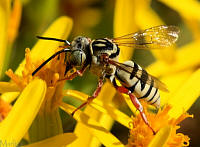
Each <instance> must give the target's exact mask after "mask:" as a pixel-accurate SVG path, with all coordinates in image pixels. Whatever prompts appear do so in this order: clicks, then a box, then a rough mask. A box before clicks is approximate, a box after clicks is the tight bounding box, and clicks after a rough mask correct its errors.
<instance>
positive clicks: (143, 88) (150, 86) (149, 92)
mask: <svg viewBox="0 0 200 147" xmlns="http://www.w3.org/2000/svg"><path fill="white" fill-rule="evenodd" d="M126 65H127V66H126ZM121 67H123V68H124V69H126V71H124V70H122V69H117V70H116V72H115V77H116V78H117V79H118V80H119V81H120V83H121V84H122V85H123V86H124V87H126V88H127V89H129V90H130V91H131V92H133V93H135V94H136V96H137V98H138V99H144V100H146V101H147V102H149V103H150V104H152V105H154V106H156V107H157V108H159V107H160V94H159V90H158V88H156V87H155V81H154V80H153V78H152V77H151V76H150V75H149V74H148V73H147V72H146V71H145V70H144V69H142V68H141V67H140V66H139V65H138V64H136V63H134V62H133V61H126V62H124V63H123V65H121ZM127 71H128V72H127Z"/></svg>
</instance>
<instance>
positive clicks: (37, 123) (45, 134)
mask: <svg viewBox="0 0 200 147" xmlns="http://www.w3.org/2000/svg"><path fill="white" fill-rule="evenodd" d="M61 133H63V128H62V122H61V118H60V114H59V109H58V108H57V109H54V110H53V111H51V112H47V111H43V113H39V114H38V115H37V117H36V118H35V120H34V121H33V124H32V126H31V127H30V129H29V138H30V142H31V143H32V142H37V141H40V140H43V139H46V138H49V137H52V136H55V135H58V134H61Z"/></svg>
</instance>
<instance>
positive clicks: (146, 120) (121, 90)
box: [115, 85, 156, 134]
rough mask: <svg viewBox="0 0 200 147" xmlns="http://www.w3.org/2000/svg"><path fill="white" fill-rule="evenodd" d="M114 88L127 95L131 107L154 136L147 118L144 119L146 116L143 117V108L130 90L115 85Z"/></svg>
mask: <svg viewBox="0 0 200 147" xmlns="http://www.w3.org/2000/svg"><path fill="white" fill-rule="evenodd" d="M115 88H116V89H117V91H118V92H120V93H124V94H127V95H129V97H130V99H131V101H132V103H133V105H134V106H135V108H136V109H137V110H138V111H139V112H140V115H141V117H142V119H143V121H144V123H145V124H146V125H147V126H148V127H149V128H150V129H151V130H152V132H153V134H156V132H155V131H154V130H153V128H152V127H151V126H150V124H149V121H148V119H147V117H146V115H145V113H144V111H143V107H142V105H141V104H140V101H139V100H138V99H137V98H136V96H134V94H132V93H131V91H130V90H128V89H127V88H125V87H123V86H116V85H115Z"/></svg>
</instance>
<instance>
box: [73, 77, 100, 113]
mask: <svg viewBox="0 0 200 147" xmlns="http://www.w3.org/2000/svg"><path fill="white" fill-rule="evenodd" d="M102 86H103V79H99V81H98V86H97V88H96V90H95V91H94V93H93V95H92V96H90V97H88V99H87V101H86V102H85V103H83V104H81V105H80V106H79V107H78V108H76V109H75V110H74V111H73V112H72V114H71V115H72V116H73V115H74V113H75V112H76V111H77V110H79V109H81V108H83V107H84V106H85V105H87V104H89V103H90V102H92V101H93V99H95V98H96V97H97V96H98V95H99V93H100V91H101V87H102Z"/></svg>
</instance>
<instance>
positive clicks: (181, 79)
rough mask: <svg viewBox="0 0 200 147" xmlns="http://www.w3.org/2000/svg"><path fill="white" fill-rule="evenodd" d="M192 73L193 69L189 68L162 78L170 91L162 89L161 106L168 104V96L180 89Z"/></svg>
mask: <svg viewBox="0 0 200 147" xmlns="http://www.w3.org/2000/svg"><path fill="white" fill-rule="evenodd" d="M191 74H192V70H187V71H182V72H178V73H174V74H171V75H168V76H165V77H163V78H161V81H162V82H163V83H165V84H166V86H167V89H168V90H169V92H164V91H160V96H161V104H160V105H161V106H163V105H165V104H167V101H168V98H169V97H171V96H172V95H173V94H174V93H176V92H177V91H178V90H179V88H180V87H181V86H182V85H183V84H184V83H185V81H186V80H187V79H188V78H189V77H190V75H191Z"/></svg>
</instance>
